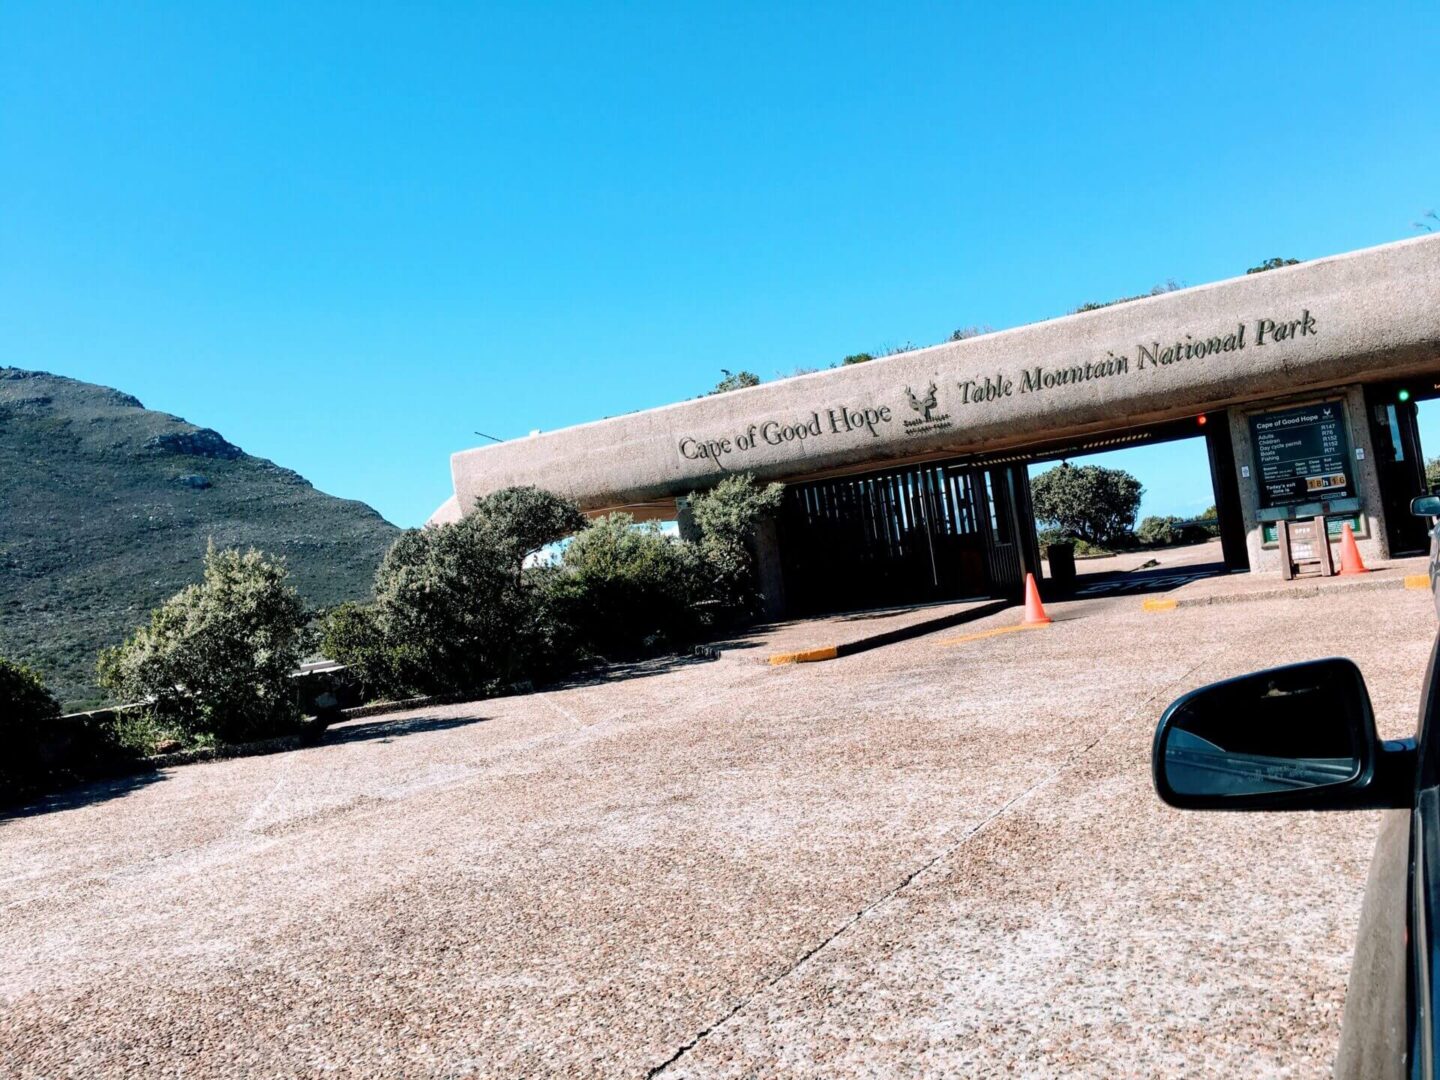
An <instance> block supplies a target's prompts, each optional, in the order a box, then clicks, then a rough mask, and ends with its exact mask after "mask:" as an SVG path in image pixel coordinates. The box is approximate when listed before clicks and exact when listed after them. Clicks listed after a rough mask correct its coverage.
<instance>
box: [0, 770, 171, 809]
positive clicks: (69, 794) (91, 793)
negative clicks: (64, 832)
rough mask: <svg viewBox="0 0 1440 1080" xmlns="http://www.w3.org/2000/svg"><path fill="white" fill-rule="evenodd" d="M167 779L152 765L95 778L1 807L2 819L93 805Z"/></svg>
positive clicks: (121, 796)
mask: <svg viewBox="0 0 1440 1080" xmlns="http://www.w3.org/2000/svg"><path fill="white" fill-rule="evenodd" d="M164 779H165V774H164V773H162V772H159V771H158V770H154V769H151V770H149V771H147V772H137V773H132V774H130V775H129V776H117V777H114V778H112V779H109V780H92V781H90V782H89V783H84V784H81V785H80V786H78V787H72V788H66V789H65V790H63V791H57V792H54V793H52V794H50V795H42V796H39V797H37V798H36V799H34V800H33V801H31V802H27V803H21V804H19V805H15V806H6V807H0V821H6V820H9V819H13V818H27V817H38V816H39V815H40V814H53V813H57V812H59V811H61V810H79V809H80V808H81V807H84V806H91V805H93V804H94V803H102V802H108V801H109V800H110V799H119V798H123V797H124V796H126V795H129V794H130V793H131V792H132V791H138V790H139V789H140V788H143V787H149V786H150V785H151V784H154V783H158V782H159V781H161V780H164Z"/></svg>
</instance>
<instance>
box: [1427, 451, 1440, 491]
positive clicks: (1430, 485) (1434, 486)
mask: <svg viewBox="0 0 1440 1080" xmlns="http://www.w3.org/2000/svg"><path fill="white" fill-rule="evenodd" d="M1425 489H1426V490H1427V491H1432V492H1433V491H1437V490H1440V457H1432V458H1430V459H1429V460H1427V461H1426V462H1425Z"/></svg>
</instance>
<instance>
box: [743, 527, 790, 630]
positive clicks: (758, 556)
mask: <svg viewBox="0 0 1440 1080" xmlns="http://www.w3.org/2000/svg"><path fill="white" fill-rule="evenodd" d="M750 543H751V550H753V551H754V553H755V578H756V584H757V585H759V587H760V614H761V615H762V616H763V617H764V618H766V619H771V620H774V619H779V618H781V617H782V616H784V614H785V571H784V568H783V567H782V566H781V563H780V527H779V525H778V524H776V522H775V521H774V520H773V519H769V520H766V521H762V522H760V523H759V524H758V525H756V526H755V532H754V534H753V535H752V536H751V539H750Z"/></svg>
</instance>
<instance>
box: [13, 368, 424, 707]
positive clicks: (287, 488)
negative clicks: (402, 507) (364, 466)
mask: <svg viewBox="0 0 1440 1080" xmlns="http://www.w3.org/2000/svg"><path fill="white" fill-rule="evenodd" d="M398 532H399V530H398V529H397V528H396V527H395V526H394V525H391V524H390V523H389V522H388V521H386V520H385V519H384V518H382V517H381V516H380V515H379V514H377V513H376V512H375V511H374V510H372V509H371V508H370V507H368V506H366V505H365V504H364V503H361V502H353V501H351V500H349V499H337V498H335V497H334V496H333V495H326V494H325V493H324V492H322V491H316V490H315V488H314V487H312V486H311V485H310V483H309V481H307V480H306V479H305V478H304V477H302V476H300V475H299V474H298V473H294V472H291V471H290V470H289V469H284V468H281V467H280V466H278V465H276V464H274V463H273V462H269V461H266V460H264V459H263V458H256V457H251V456H250V455H249V454H247V453H245V452H244V451H243V450H241V449H240V448H239V447H238V446H234V445H233V444H231V443H229V442H227V441H226V440H225V439H224V438H223V437H222V436H221V435H220V434H219V433H218V432H215V431H211V430H210V429H209V428H200V427H196V426H195V425H194V424H190V423H187V422H186V421H184V420H181V419H180V418H179V417H176V416H170V415H168V414H166V413H161V412H154V411H153V410H150V409H147V408H145V407H144V406H143V405H141V404H140V402H139V401H137V400H136V399H135V398H133V397H131V396H130V395H129V394H122V393H120V392H119V391H117V390H111V389H109V388H108V387H104V386H96V385H94V384H92V383H85V382H80V381H78V380H76V379H67V378H65V377H63V376H60V375H51V374H48V373H46V372H43V371H24V370H21V369H19V368H11V367H0V656H5V657H8V658H11V659H16V660H24V661H26V662H28V663H30V664H32V665H34V666H35V667H36V668H38V669H39V670H40V671H41V673H42V674H44V676H45V678H46V681H47V682H48V683H49V684H50V687H51V689H52V690H54V691H55V694H56V696H57V697H59V698H60V699H61V701H62V702H64V703H66V705H67V706H69V707H72V708H75V707H83V706H85V705H88V704H92V703H94V702H96V701H98V700H99V697H100V691H99V689H98V688H97V687H96V685H95V678H94V675H95V658H96V655H97V654H98V653H99V651H100V649H101V648H102V647H104V646H106V645H112V644H115V643H116V642H119V641H121V640H122V639H123V638H124V637H125V636H126V635H127V634H128V633H129V632H130V630H131V629H133V628H134V627H135V626H137V625H139V624H140V623H141V622H142V621H143V620H144V619H145V618H146V615H147V613H148V612H149V611H150V609H151V608H153V607H155V606H156V605H157V604H159V603H160V602H161V601H162V600H164V599H165V598H166V597H168V596H171V595H173V594H174V593H176V592H178V591H179V590H180V589H181V588H183V587H184V586H185V585H188V584H190V583H191V582H195V581H198V580H199V579H200V576H201V558H202V556H203V555H204V553H205V545H206V543H207V542H208V541H209V540H210V539H212V538H213V539H214V541H215V543H216V545H217V546H220V547H235V546H238V547H257V548H260V549H261V550H262V551H265V552H267V553H269V554H272V555H283V556H284V557H285V559H286V562H287V564H288V565H289V568H290V575H291V581H292V583H293V584H294V585H295V586H296V587H297V588H298V589H299V591H300V594H301V596H303V597H304V598H305V601H306V602H307V603H308V604H310V605H311V606H315V607H319V606H324V605H330V604H335V603H338V602H340V601H341V600H347V599H360V598H363V597H365V596H367V595H369V592H370V585H371V581H372V578H373V576H374V573H375V567H376V566H377V565H378V564H379V562H380V558H381V556H382V555H383V554H384V553H385V550H386V548H387V547H389V545H390V543H391V541H392V540H393V539H394V538H395V536H396V535H397V534H398Z"/></svg>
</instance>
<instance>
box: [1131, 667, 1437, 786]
mask: <svg viewBox="0 0 1440 1080" xmlns="http://www.w3.org/2000/svg"><path fill="white" fill-rule="evenodd" d="M1151 769H1152V771H1153V774H1154V779H1155V790H1156V792H1157V793H1158V794H1159V796H1160V798H1161V799H1162V800H1164V801H1165V802H1167V803H1169V804H1170V805H1171V806H1178V807H1180V808H1182V809H1188V810H1340V809H1366V808H1370V809H1373V808H1376V807H1391V806H1408V805H1410V797H1411V795H1412V794H1413V788H1414V770H1415V751H1414V746H1413V743H1409V742H1406V743H1384V744H1382V743H1381V742H1380V741H1379V739H1378V738H1377V737H1376V735H1375V715H1374V713H1373V712H1372V710H1371V708H1370V694H1369V692H1368V691H1367V690H1366V689H1365V679H1364V677H1363V676H1362V675H1361V674H1360V669H1359V668H1357V667H1356V666H1355V665H1354V664H1353V663H1352V662H1351V661H1349V660H1345V659H1331V660H1312V661H1310V662H1308V663H1304V664H1291V665H1290V666H1288V667H1279V668H1270V669H1269V670H1267V671H1257V672H1255V673H1254V674H1251V675H1242V676H1240V677H1239V678H1238V679H1227V680H1225V681H1224V682H1218V683H1214V684H1212V685H1210V686H1205V687H1201V688H1200V689H1199V690H1193V691H1191V692H1190V693H1188V694H1186V695H1185V696H1184V697H1182V698H1180V699H1179V700H1177V701H1176V702H1175V703H1174V704H1172V705H1171V706H1170V707H1169V708H1168V709H1166V710H1165V713H1164V715H1163V716H1161V717H1160V725H1159V727H1158V728H1156V730H1155V744H1154V749H1153V751H1152V754H1151Z"/></svg>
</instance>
